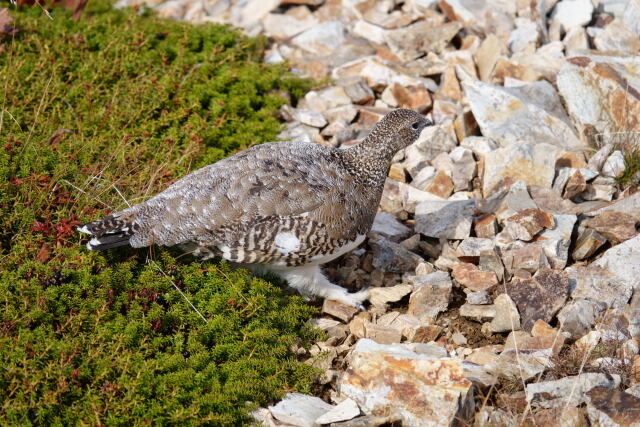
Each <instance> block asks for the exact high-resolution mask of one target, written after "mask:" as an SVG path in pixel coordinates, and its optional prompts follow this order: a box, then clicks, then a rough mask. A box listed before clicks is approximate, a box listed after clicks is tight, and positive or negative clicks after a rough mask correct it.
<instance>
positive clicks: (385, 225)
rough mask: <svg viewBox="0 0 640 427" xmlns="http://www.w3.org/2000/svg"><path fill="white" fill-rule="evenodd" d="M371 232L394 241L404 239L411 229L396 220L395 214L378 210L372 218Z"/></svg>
mask: <svg viewBox="0 0 640 427" xmlns="http://www.w3.org/2000/svg"><path fill="white" fill-rule="evenodd" d="M369 233H370V235H371V234H379V235H381V236H383V237H386V238H387V239H389V240H392V241H394V242H399V241H401V240H403V239H406V238H407V237H408V236H409V235H410V234H411V229H410V228H409V227H407V226H406V225H404V224H403V223H401V222H400V221H398V220H397V219H396V217H395V216H393V215H391V214H388V213H386V212H378V213H377V214H376V217H375V218H374V220H373V226H372V227H371V231H370V232H369Z"/></svg>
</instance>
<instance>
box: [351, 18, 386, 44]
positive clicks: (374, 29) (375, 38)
mask: <svg viewBox="0 0 640 427" xmlns="http://www.w3.org/2000/svg"><path fill="white" fill-rule="evenodd" d="M386 32H387V30H385V29H384V28H382V27H379V26H377V25H373V24H370V23H368V22H367V21H363V20H359V21H356V23H355V24H354V25H353V29H352V30H351V34H353V35H354V36H357V37H362V38H363V39H366V40H369V41H370V42H373V43H376V44H384V40H385V39H384V37H385V33H386Z"/></svg>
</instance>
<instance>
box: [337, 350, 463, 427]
mask: <svg viewBox="0 0 640 427" xmlns="http://www.w3.org/2000/svg"><path fill="white" fill-rule="evenodd" d="M471 385H472V383H471V381H469V380H467V379H466V378H465V377H464V372H463V368H462V361H460V360H457V359H449V358H444V359H433V358H431V357H429V356H422V355H420V354H417V353H415V352H412V351H409V350H406V349H405V348H403V347H401V346H383V345H379V344H376V343H375V342H373V341H371V340H366V339H361V340H359V341H358V342H357V344H356V345H355V347H354V350H353V353H352V356H351V364H350V365H349V368H348V369H347V370H346V372H345V374H344V376H343V377H342V379H341V381H340V383H339V385H338V387H339V391H340V394H341V395H343V396H347V397H349V398H351V399H353V400H354V401H355V402H356V403H357V404H358V405H359V406H360V408H361V409H362V411H363V412H364V413H365V414H367V415H369V414H377V413H382V412H383V411H387V410H390V411H391V412H393V413H396V414H398V415H399V416H400V418H401V419H402V425H404V426H440V425H450V424H451V423H452V422H453V421H454V420H455V419H463V420H464V419H467V417H468V416H467V415H466V414H467V410H468V407H467V404H468V403H470V402H469V401H470V399H471V398H472V394H473V392H472V390H471Z"/></svg>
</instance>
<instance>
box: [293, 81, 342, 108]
mask: <svg viewBox="0 0 640 427" xmlns="http://www.w3.org/2000/svg"><path fill="white" fill-rule="evenodd" d="M300 104H302V105H298V107H300V108H306V109H308V110H313V111H319V112H321V113H324V112H325V111H328V110H331V109H333V108H336V107H341V106H344V105H351V98H349V96H347V93H346V92H345V91H344V89H343V88H341V87H340V86H329V87H326V88H322V89H319V90H312V91H310V92H307V94H306V95H305V96H304V99H303V100H302V101H301V102H300Z"/></svg>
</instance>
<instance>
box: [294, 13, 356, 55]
mask: <svg viewBox="0 0 640 427" xmlns="http://www.w3.org/2000/svg"><path fill="white" fill-rule="evenodd" d="M344 31H345V30H344V26H343V25H342V23H341V22H340V21H326V22H323V23H322V24H319V25H316V26H315V27H312V28H310V29H308V30H307V31H305V32H303V33H301V34H299V35H297V36H296V37H294V38H293V39H292V40H291V43H292V44H293V45H295V46H297V47H299V48H301V49H303V50H306V51H307V52H309V53H311V54H313V55H318V56H324V55H330V54H331V53H332V52H333V51H334V50H335V49H336V48H337V47H338V46H340V45H341V44H342V42H343V40H344Z"/></svg>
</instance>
